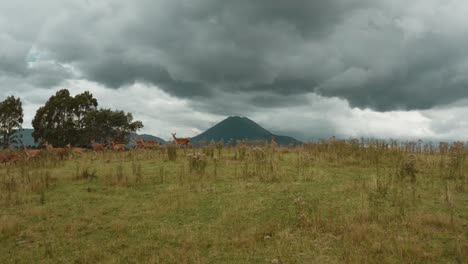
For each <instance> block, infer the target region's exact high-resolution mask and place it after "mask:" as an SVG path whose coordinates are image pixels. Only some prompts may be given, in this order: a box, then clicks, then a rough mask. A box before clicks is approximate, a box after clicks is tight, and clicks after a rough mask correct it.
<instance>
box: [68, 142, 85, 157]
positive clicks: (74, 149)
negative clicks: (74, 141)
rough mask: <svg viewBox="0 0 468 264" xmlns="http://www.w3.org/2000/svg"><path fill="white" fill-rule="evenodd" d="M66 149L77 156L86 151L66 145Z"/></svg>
mask: <svg viewBox="0 0 468 264" xmlns="http://www.w3.org/2000/svg"><path fill="white" fill-rule="evenodd" d="M67 148H68V150H69V151H70V152H71V153H72V154H78V155H81V154H83V153H85V151H86V149H84V148H77V147H72V145H71V144H68V145H67Z"/></svg>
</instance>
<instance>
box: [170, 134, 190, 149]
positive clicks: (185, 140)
mask: <svg viewBox="0 0 468 264" xmlns="http://www.w3.org/2000/svg"><path fill="white" fill-rule="evenodd" d="M171 134H172V137H173V138H174V141H175V143H176V145H177V146H178V147H179V146H188V144H189V142H190V138H177V137H176V133H171Z"/></svg>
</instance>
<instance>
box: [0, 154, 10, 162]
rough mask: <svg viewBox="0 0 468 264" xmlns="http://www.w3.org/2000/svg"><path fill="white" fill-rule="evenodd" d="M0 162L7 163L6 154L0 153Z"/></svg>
mask: <svg viewBox="0 0 468 264" xmlns="http://www.w3.org/2000/svg"><path fill="white" fill-rule="evenodd" d="M0 163H1V164H3V163H8V157H7V156H3V155H0Z"/></svg>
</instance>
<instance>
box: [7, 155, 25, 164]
mask: <svg viewBox="0 0 468 264" xmlns="http://www.w3.org/2000/svg"><path fill="white" fill-rule="evenodd" d="M6 158H7V159H8V161H7V162H9V163H15V164H16V163H17V162H18V161H20V160H21V157H20V156H19V155H16V154H11V155H8V156H6Z"/></svg>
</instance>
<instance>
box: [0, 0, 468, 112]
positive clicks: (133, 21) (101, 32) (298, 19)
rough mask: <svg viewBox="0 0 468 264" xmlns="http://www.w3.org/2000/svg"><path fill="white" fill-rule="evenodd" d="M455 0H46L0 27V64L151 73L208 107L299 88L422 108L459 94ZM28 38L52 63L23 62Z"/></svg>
mask: <svg viewBox="0 0 468 264" xmlns="http://www.w3.org/2000/svg"><path fill="white" fill-rule="evenodd" d="M455 3H456V4H454V5H453V8H455V7H457V5H458V8H457V10H455V9H453V8H452V9H450V8H441V6H439V5H438V4H437V3H436V1H422V0H419V1H414V2H412V3H407V2H405V1H402V0H395V1H393V0H392V1H390V0H388V1H370V0H356V1H348V0H320V1H310V0H297V1H284V0H256V1H251V0H238V1H217V0H190V1H189V0H171V1H168V0H157V1H150V0H141V1H88V2H86V1H70V2H68V3H67V4H63V3H61V2H60V1H46V2H45V3H44V4H42V5H41V6H46V7H47V4H49V6H48V9H49V12H45V11H44V10H45V9H47V8H44V7H41V8H39V9H40V12H39V14H40V15H39V17H40V18H31V19H29V18H28V17H22V18H21V19H25V20H28V19H29V20H30V21H29V22H25V25H28V26H29V29H28V30H22V29H21V28H16V29H13V30H11V29H9V30H8V31H7V34H4V35H2V40H4V43H7V44H5V46H6V47H7V49H6V50H8V52H3V53H2V52H1V51H0V55H2V58H3V59H2V61H0V74H5V75H18V76H24V77H25V79H26V80H27V81H29V82H32V83H33V84H34V85H38V86H47V85H50V86H53V85H54V84H55V85H56V84H58V83H60V81H61V80H63V79H67V78H70V77H71V76H72V75H71V74H72V73H71V72H70V71H68V70H67V69H66V68H63V65H70V66H71V67H73V68H74V69H75V70H76V72H78V73H79V74H77V75H76V76H75V77H77V76H78V77H77V78H83V79H87V80H91V81H96V82H98V83H101V84H104V85H106V86H107V87H111V88H119V87H122V86H125V85H128V84H132V83H134V82H147V83H151V84H154V85H157V86H158V87H160V88H161V89H163V90H165V91H166V92H168V93H169V94H171V95H175V96H177V97H182V98H191V99H192V100H193V101H195V102H193V104H192V105H194V106H198V107H200V108H203V109H206V110H209V111H211V112H216V113H224V112H228V109H229V111H231V112H230V113H237V112H244V111H246V109H250V108H252V105H253V106H257V107H264V108H274V107H278V106H279V107H284V106H288V105H297V104H307V101H306V100H300V98H301V96H303V95H305V94H308V93H316V94H320V95H323V96H328V97H339V98H343V99H346V100H347V101H348V102H349V103H350V105H351V106H355V107H359V108H373V109H375V110H378V111H387V110H395V109H430V108H432V107H434V106H438V105H445V104H450V103H453V102H454V101H456V100H459V99H461V98H467V97H468V88H467V86H468V78H466V77H465V76H466V72H467V70H468V51H467V49H466V48H465V47H464V45H465V43H467V42H468V28H466V27H464V26H463V25H466V23H467V22H468V20H467V19H465V16H464V15H463V12H462V11H463V10H468V8H467V4H465V3H464V2H463V1H461V0H459V1H455ZM23 4H24V3H23ZM10 5H11V4H10ZM15 10H19V9H18V8H16V9H15ZM460 10H461V11H460ZM0 12H1V11H0ZM0 14H1V13H0ZM45 14H47V15H45ZM2 15H3V14H2ZM7 17H8V19H10V18H11V16H7ZM32 17H34V15H32ZM31 21H33V22H34V23H33V22H31ZM18 22H19V21H18ZM36 24H38V25H36ZM1 25H2V23H1V21H0V29H1V28H2V27H1ZM5 25H6V24H5ZM31 28H33V29H34V28H36V29H37V30H31ZM25 36H29V37H25ZM33 45H34V46H37V49H38V52H39V53H41V54H43V56H45V57H47V59H49V60H52V61H54V63H53V64H47V65H46V66H44V65H42V66H41V67H42V68H41V69H39V68H36V69H32V68H30V67H28V65H27V61H26V58H27V54H28V52H29V50H30V48H31V47H32V46H33ZM5 54H6V55H5ZM44 67H46V68H47V69H45V68H44ZM238 94H243V96H241V97H242V98H243V99H244V100H243V101H242V102H240V103H236V104H233V105H235V106H232V107H229V108H227V107H226V103H225V102H226V101H227V100H232V98H240V97H239V96H238ZM265 94H268V95H265ZM202 98H205V99H202ZM206 98H208V99H206ZM298 98H299V99H298ZM229 103H232V101H230V102H229Z"/></svg>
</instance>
